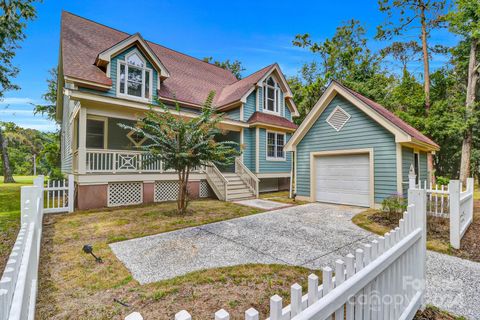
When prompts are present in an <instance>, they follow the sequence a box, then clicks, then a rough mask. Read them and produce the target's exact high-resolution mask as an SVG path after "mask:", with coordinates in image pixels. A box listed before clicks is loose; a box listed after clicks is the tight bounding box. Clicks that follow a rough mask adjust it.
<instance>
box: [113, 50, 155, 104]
mask: <svg viewBox="0 0 480 320" xmlns="http://www.w3.org/2000/svg"><path fill="white" fill-rule="evenodd" d="M118 63H119V68H118V70H119V71H118V72H119V76H118V93H119V94H120V95H127V96H133V97H138V98H143V99H150V98H151V92H152V85H151V83H152V70H151V69H148V68H147V67H146V65H147V64H146V61H145V60H144V59H143V58H142V57H141V56H140V55H139V53H138V52H136V51H133V52H132V53H130V54H129V55H127V56H126V57H125V61H119V62H118Z"/></svg>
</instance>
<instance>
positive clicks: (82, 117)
mask: <svg viewBox="0 0 480 320" xmlns="http://www.w3.org/2000/svg"><path fill="white" fill-rule="evenodd" d="M86 141H87V108H85V107H83V106H82V107H81V108H80V111H79V112H78V173H79V174H85V173H86V165H87V148H86Z"/></svg>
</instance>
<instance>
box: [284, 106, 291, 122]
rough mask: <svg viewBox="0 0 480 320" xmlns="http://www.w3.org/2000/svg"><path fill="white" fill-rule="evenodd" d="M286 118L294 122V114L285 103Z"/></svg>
mask: <svg viewBox="0 0 480 320" xmlns="http://www.w3.org/2000/svg"><path fill="white" fill-rule="evenodd" d="M284 110H285V118H287V119H288V120H290V121H292V112H291V111H290V109H289V108H288V107H287V104H286V103H285V109H284Z"/></svg>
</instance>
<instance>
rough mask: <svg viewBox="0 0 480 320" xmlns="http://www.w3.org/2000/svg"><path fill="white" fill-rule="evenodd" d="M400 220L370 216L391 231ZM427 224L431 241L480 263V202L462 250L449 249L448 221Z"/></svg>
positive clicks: (378, 214) (430, 220) (434, 220)
mask: <svg viewBox="0 0 480 320" xmlns="http://www.w3.org/2000/svg"><path fill="white" fill-rule="evenodd" d="M399 219H400V216H391V217H390V218H388V217H387V215H386V214H385V213H383V212H381V211H378V212H376V213H374V214H372V215H369V216H368V220H370V221H372V222H374V223H377V224H379V225H382V226H385V227H388V228H389V229H393V228H395V227H397V226H398V220H399ZM427 224H428V228H427V230H428V231H427V237H428V240H429V241H432V240H433V241H436V242H437V243H443V244H445V247H448V254H451V255H453V256H456V257H459V258H463V259H468V260H472V261H476V262H480V200H476V201H475V205H474V213H473V222H472V224H471V225H470V227H469V228H468V230H467V232H466V233H465V236H464V237H463V238H462V241H461V244H460V249H458V250H457V249H454V248H451V247H449V243H450V227H449V221H448V219H445V218H440V217H428V221H427ZM427 319H428V318H427Z"/></svg>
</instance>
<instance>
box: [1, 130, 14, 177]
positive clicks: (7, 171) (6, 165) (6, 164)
mask: <svg viewBox="0 0 480 320" xmlns="http://www.w3.org/2000/svg"><path fill="white" fill-rule="evenodd" d="M7 147H8V141H7V140H6V139H4V138H3V132H2V130H1V129H0V148H1V149H2V150H1V151H2V163H3V182H4V183H15V180H14V179H13V175H12V169H11V168H10V160H9V158H8V149H7Z"/></svg>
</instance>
